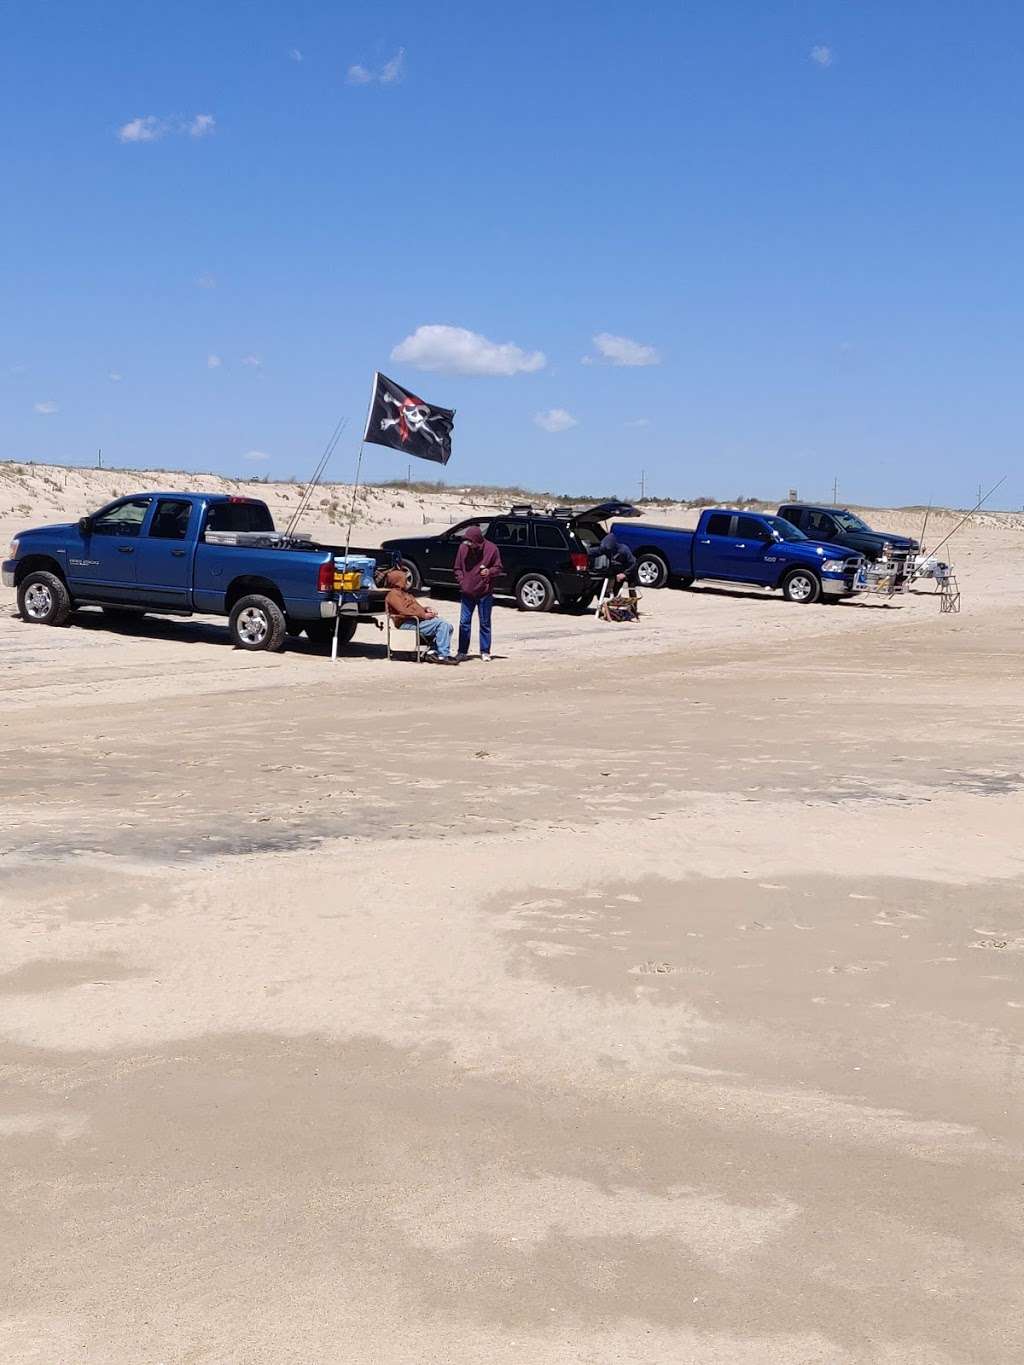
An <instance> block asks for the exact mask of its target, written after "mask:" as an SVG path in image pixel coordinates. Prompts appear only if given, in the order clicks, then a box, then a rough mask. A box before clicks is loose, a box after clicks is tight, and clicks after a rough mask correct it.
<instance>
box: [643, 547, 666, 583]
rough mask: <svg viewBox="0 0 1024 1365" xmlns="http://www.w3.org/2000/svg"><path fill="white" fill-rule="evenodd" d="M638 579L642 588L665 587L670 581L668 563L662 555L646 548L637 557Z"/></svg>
mask: <svg viewBox="0 0 1024 1365" xmlns="http://www.w3.org/2000/svg"><path fill="white" fill-rule="evenodd" d="M636 581H637V586H638V587H641V588H663V587H664V586H665V584H666V583H667V582H668V565H667V564H666V563H665V561H664V560H663V559H662V557H661V555H658V554H655V553H654V551H653V550H646V551H645V552H644V553H643V554H642V555H637V557H636Z"/></svg>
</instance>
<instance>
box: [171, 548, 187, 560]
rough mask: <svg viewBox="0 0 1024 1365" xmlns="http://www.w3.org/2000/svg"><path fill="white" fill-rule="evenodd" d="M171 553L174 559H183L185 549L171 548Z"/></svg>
mask: <svg viewBox="0 0 1024 1365" xmlns="http://www.w3.org/2000/svg"><path fill="white" fill-rule="evenodd" d="M171 554H172V555H173V556H174V558H175V559H184V558H185V551H184V550H172V551H171Z"/></svg>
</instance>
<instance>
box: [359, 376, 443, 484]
mask: <svg viewBox="0 0 1024 1365" xmlns="http://www.w3.org/2000/svg"><path fill="white" fill-rule="evenodd" d="M454 421H455V411H454V409H449V408H436V407H434V406H433V405H432V404H430V403H425V402H424V401H423V399H422V398H417V396H416V395H415V394H414V393H410V392H409V390H408V389H403V388H402V386H401V384H396V383H395V381H394V380H393V379H388V377H387V376H386V375H383V374H381V373H380V371H378V372H377V373H376V374H375V375H374V378H373V398H372V400H371V402H370V412H369V415H368V417H367V419H366V431H365V433H364V435H363V440H364V441H369V442H370V443H371V444H373V445H379V446H390V447H391V448H392V449H393V450H401V451H402V452H403V453H404V454H406V455H415V456H417V457H418V458H419V459H421V460H432V461H433V462H434V463H435V464H447V463H448V461H449V459H450V458H451V453H452V425H453V423H454Z"/></svg>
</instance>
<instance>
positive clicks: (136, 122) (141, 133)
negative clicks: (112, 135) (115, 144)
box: [117, 114, 167, 142]
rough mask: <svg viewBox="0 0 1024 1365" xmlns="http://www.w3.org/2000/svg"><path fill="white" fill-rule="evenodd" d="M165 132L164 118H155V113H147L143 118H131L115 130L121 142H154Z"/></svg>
mask: <svg viewBox="0 0 1024 1365" xmlns="http://www.w3.org/2000/svg"><path fill="white" fill-rule="evenodd" d="M166 132H167V120H166V119H162V118H157V117H156V115H155V114H147V115H146V116H145V118H133V119H132V120H131V121H130V122H128V123H122V125H121V127H120V128H118V130H117V136H118V139H119V141H121V142H156V140H157V138H161V137H163V136H164V135H165V134H166Z"/></svg>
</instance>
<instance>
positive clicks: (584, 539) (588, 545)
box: [572, 521, 604, 550]
mask: <svg viewBox="0 0 1024 1365" xmlns="http://www.w3.org/2000/svg"><path fill="white" fill-rule="evenodd" d="M572 533H573V535H574V536H575V537H576V539H577V540H578V541H579V542H580V544H581V545H582V546H583V547H584V549H587V550H593V549H594V548H595V547H596V546H598V545H600V544H601V541H602V540H603V539H604V532H603V531H602V530H601V528H600V526H591V525H590V524H589V523H588V522H585V521H578V522H577V523H576V525H575V526H574V527H573V528H572Z"/></svg>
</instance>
